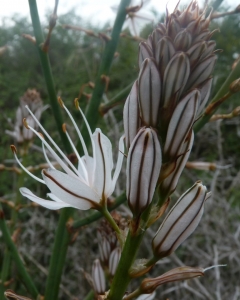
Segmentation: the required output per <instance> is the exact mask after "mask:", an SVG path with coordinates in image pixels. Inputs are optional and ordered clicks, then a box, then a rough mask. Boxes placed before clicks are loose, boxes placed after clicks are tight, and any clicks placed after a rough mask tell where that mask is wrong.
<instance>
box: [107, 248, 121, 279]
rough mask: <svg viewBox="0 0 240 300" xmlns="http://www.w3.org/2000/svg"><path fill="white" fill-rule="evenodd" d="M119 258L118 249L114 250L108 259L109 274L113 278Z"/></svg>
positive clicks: (119, 252)
mask: <svg viewBox="0 0 240 300" xmlns="http://www.w3.org/2000/svg"><path fill="white" fill-rule="evenodd" d="M120 257H121V249H120V247H117V248H115V249H114V250H113V251H112V253H111V254H110V257H109V273H110V274H111V275H112V276H113V275H114V274H115V272H116V270H117V266H118V262H119V260H120Z"/></svg>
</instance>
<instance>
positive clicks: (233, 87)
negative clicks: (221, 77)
mask: <svg viewBox="0 0 240 300" xmlns="http://www.w3.org/2000/svg"><path fill="white" fill-rule="evenodd" d="M229 89H230V91H231V92H232V93H237V92H239V91H240V78H238V79H236V80H234V81H233V82H232V83H231V84H230V88H229Z"/></svg>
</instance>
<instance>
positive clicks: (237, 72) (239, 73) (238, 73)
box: [194, 61, 240, 132]
mask: <svg viewBox="0 0 240 300" xmlns="http://www.w3.org/2000/svg"><path fill="white" fill-rule="evenodd" d="M239 77H240V61H239V62H238V64H237V65H236V67H235V68H234V69H233V70H232V72H231V73H230V74H229V76H228V77H227V79H226V80H225V82H224V83H223V85H222V87H221V88H220V89H219V91H218V92H217V94H216V95H215V96H214V98H213V99H212V100H211V102H210V103H214V102H216V101H217V100H219V99H221V98H222V97H223V96H224V95H226V94H227V93H228V92H229V86H230V84H231V83H232V82H233V81H234V80H236V79H238V78H239ZM217 108H218V107H217ZM216 110H217V109H215V110H213V111H212V112H211V114H208V115H206V114H204V115H203V117H202V118H201V119H199V121H198V122H197V123H196V125H195V126H194V131H195V132H198V131H199V130H200V129H201V128H202V127H203V126H204V125H205V124H206V123H207V122H208V121H209V120H210V118H211V116H212V115H213V114H214V113H215V111H216Z"/></svg>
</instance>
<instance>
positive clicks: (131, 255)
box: [107, 230, 144, 300]
mask: <svg viewBox="0 0 240 300" xmlns="http://www.w3.org/2000/svg"><path fill="white" fill-rule="evenodd" d="M143 236H144V232H142V233H141V234H139V235H132V234H131V231H130V230H129V232H128V236H127V239H126V242H125V245H124V248H123V251H122V254H121V258H120V261H119V263H118V268H117V271H116V273H115V275H114V278H113V282H112V284H111V289H110V292H109V294H108V297H107V299H108V300H122V299H123V296H124V293H125V291H126V289H127V286H128V284H129V282H130V280H131V277H130V275H129V269H130V267H131V266H132V264H133V263H134V260H135V257H136V254H137V251H138V248H139V246H140V243H141V241H142V239H143Z"/></svg>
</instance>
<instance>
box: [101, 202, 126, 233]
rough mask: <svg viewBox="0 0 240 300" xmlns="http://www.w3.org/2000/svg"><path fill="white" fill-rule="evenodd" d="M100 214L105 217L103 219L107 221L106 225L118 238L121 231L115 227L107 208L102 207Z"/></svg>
mask: <svg viewBox="0 0 240 300" xmlns="http://www.w3.org/2000/svg"><path fill="white" fill-rule="evenodd" d="M100 212H101V213H102V214H103V216H104V217H105V219H106V220H107V221H108V223H109V224H110V225H111V227H112V229H113V230H114V231H115V232H116V233H117V235H118V236H120V234H121V231H120V229H119V227H118V226H117V224H116V222H115V221H114V219H113V217H112V215H111V214H110V212H109V211H108V209H107V207H106V206H104V207H103V208H102V209H101V210H100Z"/></svg>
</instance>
